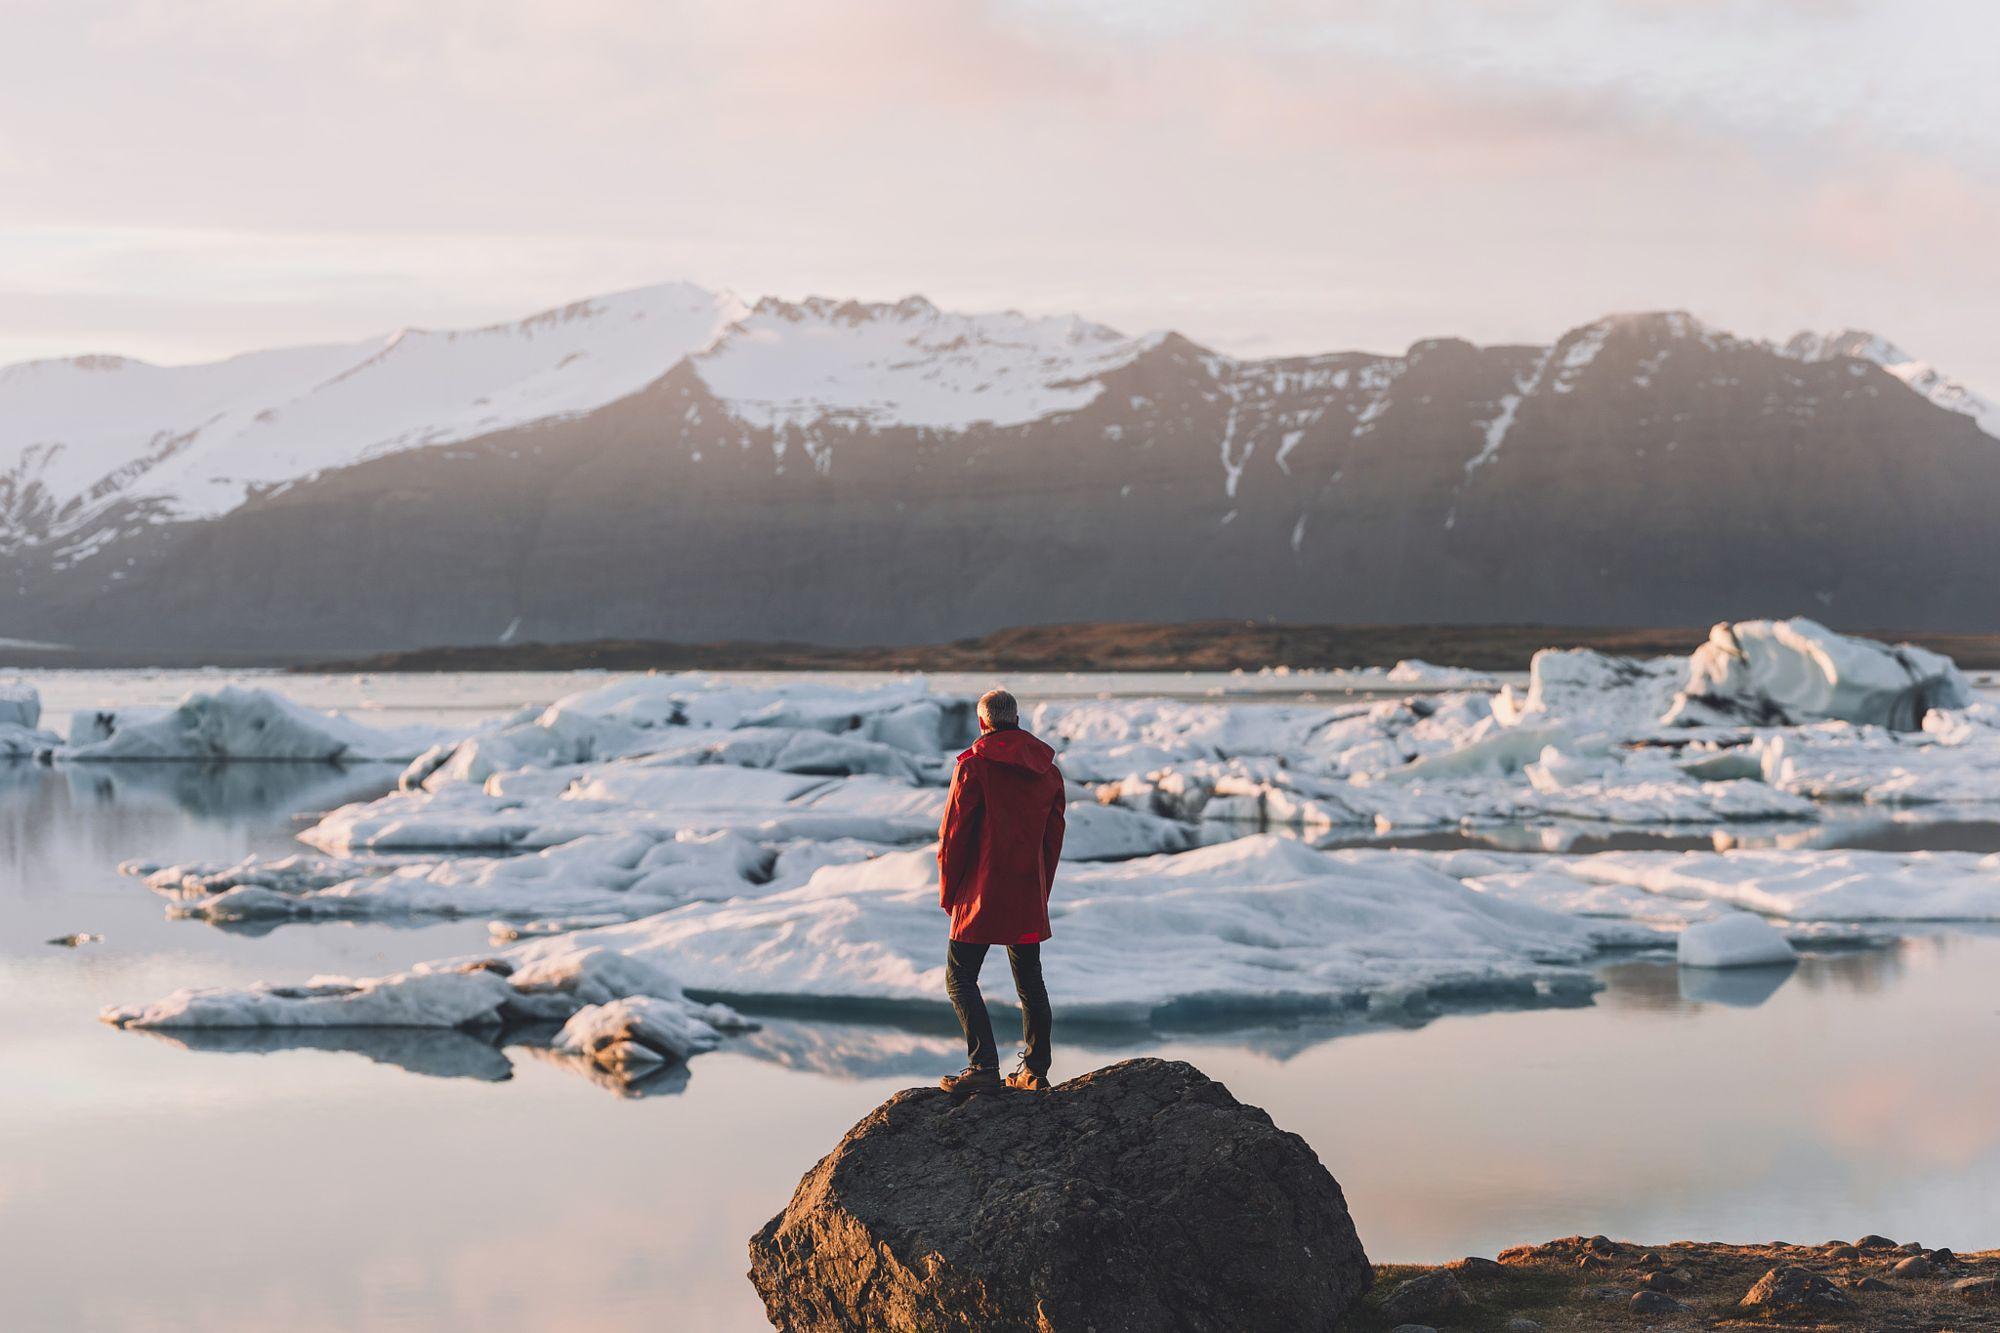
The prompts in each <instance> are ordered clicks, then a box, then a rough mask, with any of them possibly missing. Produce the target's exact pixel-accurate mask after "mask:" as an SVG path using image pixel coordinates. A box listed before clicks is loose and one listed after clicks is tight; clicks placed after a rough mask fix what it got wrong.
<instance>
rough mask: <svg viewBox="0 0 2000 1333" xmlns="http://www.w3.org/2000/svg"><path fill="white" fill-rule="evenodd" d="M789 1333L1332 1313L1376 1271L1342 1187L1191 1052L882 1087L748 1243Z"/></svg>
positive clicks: (928, 1331)
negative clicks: (1078, 1071) (949, 1084)
mask: <svg viewBox="0 0 2000 1333" xmlns="http://www.w3.org/2000/svg"><path fill="white" fill-rule="evenodd" d="M750 1280H751V1282H752V1283H753V1284H754V1285H755V1286H756V1288H757V1292H758V1294H759V1295H760V1296H761V1297H762V1298H763V1300H764V1308H765V1312H766V1314H767V1315H768V1316H769V1318H770V1320H771V1323H772V1324H773V1325H774V1326H775V1327H776V1328H778V1329H780V1330H785V1331H786V1333H821V1331H822V1330H825V1331H827V1333H831V1331H832V1330H842V1331H843V1333H846V1331H848V1330H855V1329H863V1328H865V1329H909V1330H918V1329H921V1330H925V1333H948V1331H950V1330H961V1331H963V1333H972V1331H973V1330H981V1331H982V1333H984V1331H991V1333H1000V1331H1002V1330H1037V1331H1038V1333H1083V1331H1084V1330H1093V1331H1094V1333H1166V1331H1167V1330H1188V1331H1189V1333H1194V1331H1196V1330H1201V1331H1203V1333H1206V1331H1208V1330H1214V1331H1215V1333H1222V1331H1223V1330H1258V1329H1271V1330H1301V1331H1304V1330H1335V1329H1338V1328H1340V1327H1342V1326H1343V1317H1344V1316H1345V1315H1346V1313H1347V1312H1348V1311H1349V1310H1350V1309H1351V1308H1352V1307H1353V1306H1354V1305H1355V1303H1356V1302H1357V1301H1359V1300H1360V1299H1361V1297H1362V1295H1363V1294H1364V1293H1365V1292H1366V1291H1367V1290H1368V1288H1369V1286H1370V1284H1371V1283H1372V1282H1373V1273H1372V1270H1371V1269H1370V1268H1369V1265H1368V1258H1367V1256H1366V1255H1365V1254H1364V1253H1363V1252H1362V1249H1361V1241H1360V1239H1359V1238H1358V1237H1357V1236H1356V1235H1355V1232H1354V1224H1353V1222H1352V1221H1351V1220H1350V1219H1349V1218H1348V1214H1347V1204H1346V1200H1345V1199H1344V1198H1343V1197H1342V1195H1341V1191H1340V1185H1339V1183H1338V1182H1337V1181H1335V1180H1334V1178H1333V1177H1332V1176H1331V1175H1330V1174H1328V1172H1327V1170H1326V1168H1325V1167H1324V1166H1322V1165H1321V1164H1320V1161H1319V1159H1318V1158H1317V1157H1316V1156H1314V1155H1313V1151H1312V1149H1311V1148H1310V1147H1308V1146H1307V1145H1306V1142H1305V1140H1303V1139H1301V1138H1299V1137H1298V1136H1297V1135H1296V1134H1288V1133H1286V1132H1285V1131H1283V1130H1281V1129H1279V1128H1277V1127H1276V1126H1275V1125H1273V1124H1272V1123H1271V1118H1270V1117H1269V1116H1267V1115H1266V1114H1265V1113H1264V1112H1263V1111H1260V1110H1258V1109H1257V1108H1256V1107H1252V1106H1245V1105H1243V1104H1242V1103H1241V1102H1239V1101H1237V1100H1236V1099H1235V1098H1234V1097H1232V1096H1231V1095H1230V1094H1229V1090H1228V1089H1227V1088H1225V1087H1223V1086H1222V1084H1220V1083H1217V1082H1216V1081H1215V1080H1213V1079H1211V1078H1208V1077H1207V1076H1206V1075H1204V1074H1203V1073H1202V1072H1201V1071H1200V1070H1198V1069H1196V1068H1194V1067H1193V1066H1192V1065H1189V1064H1185V1063H1182V1062H1179V1061H1169V1060H1156V1059H1143V1060H1128V1061H1125V1062H1124V1063H1122V1064H1116V1065H1112V1066H1109V1067H1108V1068H1105V1069H1100V1070H1097V1071H1096V1072H1094V1073H1090V1074H1085V1075H1083V1076H1082V1077H1080V1078H1075V1079H1071V1080H1070V1081H1069V1082H1067V1083H1063V1084H1060V1085H1058V1086H1057V1087H1055V1088H1053V1089H1051V1090H1049V1091H1048V1092H1043V1093H1021V1092H1013V1091H1005V1092H999V1093H989V1094H983V1095H978V1096H973V1097H970V1098H965V1099H962V1100H954V1099H953V1098H952V1097H951V1096H950V1095H949V1094H947V1093H944V1092H941V1091H938V1090H935V1089H928V1088H923V1089H912V1090H910V1091H907V1092H901V1093H898V1094H896V1095H895V1096H894V1097H891V1098H890V1099H889V1100H888V1101H886V1102H884V1103H883V1104H882V1105H881V1106H878V1107H877V1108H875V1110H874V1111H872V1112H871V1113H869V1115H868V1116H867V1117H866V1118H864V1119H863V1120H862V1121H861V1122H860V1123H859V1124H857V1125H856V1126H855V1127H854V1128H853V1129H851V1130H849V1131H848V1133H847V1136H846V1137H845V1138H843V1139H842V1140H841V1142H840V1144H839V1146H838V1147H836V1148H835V1149H834V1150H833V1151H832V1152H831V1153H829V1154H828V1155H827V1156H826V1157H825V1158H823V1159H822V1160H821V1161H820V1163H819V1164H818V1165H817V1166H815V1167H814V1168H813V1169H812V1170H811V1171H809V1172H807V1173H806V1175H805V1177H804V1178H803V1179H802V1180H801V1181H800V1182H799V1186H798V1189H797V1191H796V1192H794V1194H793V1195H792V1201H791V1203H790V1204H789V1205H788V1206H787V1207H786V1209H785V1211H784V1212H782V1213H780V1214H779V1215H778V1216H776V1217H774V1218H772V1219H771V1221H770V1222H769V1223H768V1224H767V1225H766V1226H765V1227H764V1229H763V1230H762V1231H760V1232H758V1233H757V1235H756V1236H755V1237H753V1238H752V1239H751V1241H750Z"/></svg>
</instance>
